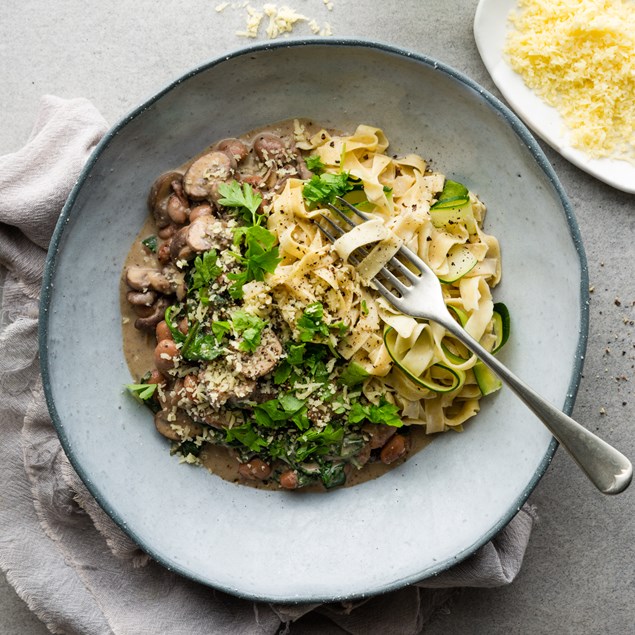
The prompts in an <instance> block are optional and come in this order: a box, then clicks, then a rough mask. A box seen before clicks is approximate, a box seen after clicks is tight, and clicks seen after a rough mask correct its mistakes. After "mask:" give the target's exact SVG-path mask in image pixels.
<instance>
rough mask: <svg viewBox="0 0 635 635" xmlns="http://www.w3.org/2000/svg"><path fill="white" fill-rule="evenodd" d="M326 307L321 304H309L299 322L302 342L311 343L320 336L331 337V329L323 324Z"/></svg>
mask: <svg viewBox="0 0 635 635" xmlns="http://www.w3.org/2000/svg"><path fill="white" fill-rule="evenodd" d="M323 317H324V307H323V306H322V303H321V302H313V303H312V304H309V306H307V308H306V309H304V312H303V313H302V316H301V317H300V319H299V320H298V322H297V327H298V331H299V332H300V340H301V341H302V342H311V341H312V340H314V339H315V338H316V337H318V336H324V337H328V336H329V327H328V326H327V325H326V324H324V322H323Z"/></svg>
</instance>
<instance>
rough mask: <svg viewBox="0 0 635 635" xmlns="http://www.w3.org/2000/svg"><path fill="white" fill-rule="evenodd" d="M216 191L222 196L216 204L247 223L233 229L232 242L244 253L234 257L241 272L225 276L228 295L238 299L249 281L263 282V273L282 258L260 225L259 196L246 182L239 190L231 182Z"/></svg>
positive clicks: (272, 239) (273, 269) (266, 230)
mask: <svg viewBox="0 0 635 635" xmlns="http://www.w3.org/2000/svg"><path fill="white" fill-rule="evenodd" d="M218 189H219V192H220V193H221V194H222V195H223V198H221V199H220V200H219V201H218V202H219V203H220V204H221V205H224V206H225V207H230V208H233V209H235V210H236V211H237V213H238V214H239V216H240V217H241V218H242V219H243V220H244V221H245V222H246V223H247V225H245V226H241V227H237V228H236V229H234V243H235V244H236V245H237V246H238V247H239V248H241V247H244V254H242V253H234V256H235V258H236V260H237V261H238V262H239V263H240V264H242V265H244V269H243V270H242V271H241V272H239V273H230V274H228V276H227V277H228V278H229V279H230V280H232V281H233V282H232V284H231V285H230V287H229V294H230V295H231V297H232V298H234V299H235V300H238V299H240V298H242V297H243V286H244V285H245V284H247V283H248V282H251V281H252V280H264V279H265V273H273V272H274V271H275V270H276V267H277V266H278V263H279V262H280V261H281V260H282V259H281V258H280V255H279V252H278V247H277V245H276V242H277V239H276V236H275V235H274V234H272V233H271V232H270V231H269V230H268V229H266V228H265V227H263V226H262V224H263V221H264V215H263V214H259V213H258V208H259V207H260V203H261V202H262V197H261V196H260V195H259V194H256V193H255V192H254V190H253V188H252V187H251V186H250V185H249V184H248V183H243V185H242V188H241V186H240V184H239V183H238V182H237V181H231V182H230V183H223V184H221V185H219V187H218Z"/></svg>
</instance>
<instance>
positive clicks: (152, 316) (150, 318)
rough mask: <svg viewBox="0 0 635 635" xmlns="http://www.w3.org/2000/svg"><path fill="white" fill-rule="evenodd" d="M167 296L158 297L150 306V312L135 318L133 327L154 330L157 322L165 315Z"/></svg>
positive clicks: (167, 304)
mask: <svg viewBox="0 0 635 635" xmlns="http://www.w3.org/2000/svg"><path fill="white" fill-rule="evenodd" d="M169 304H170V303H169V302H168V300H167V298H164V297H161V298H159V299H158V300H157V301H156V302H155V303H154V304H153V305H152V307H151V309H152V312H151V313H149V314H148V315H144V316H140V317H138V318H137V319H136V320H135V323H134V325H135V328H136V329H139V330H140V331H145V330H148V331H151V330H154V329H155V328H156V326H157V324H158V323H159V322H160V321H161V320H162V319H163V318H164V317H165V310H166V309H167V308H168V306H169Z"/></svg>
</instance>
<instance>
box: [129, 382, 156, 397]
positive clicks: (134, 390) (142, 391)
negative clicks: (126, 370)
mask: <svg viewBox="0 0 635 635" xmlns="http://www.w3.org/2000/svg"><path fill="white" fill-rule="evenodd" d="M126 388H127V389H128V391H129V392H130V394H131V395H134V396H135V397H136V398H137V399H140V400H141V401H146V400H148V399H150V398H151V397H152V396H153V395H154V393H155V391H156V389H157V385H156V384H127V385H126Z"/></svg>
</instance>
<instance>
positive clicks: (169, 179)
mask: <svg viewBox="0 0 635 635" xmlns="http://www.w3.org/2000/svg"><path fill="white" fill-rule="evenodd" d="M181 177H182V174H181V173H180V172H174V171H172V172H166V173H165V174H162V175H161V176H160V177H159V178H158V179H157V180H156V181H155V182H154V183H153V185H152V188H151V189H150V195H149V196H148V207H149V208H150V211H151V212H152V214H153V215H154V218H155V220H156V222H157V227H158V228H159V229H162V228H163V227H166V226H167V225H169V224H170V217H169V215H168V201H169V198H170V196H171V195H172V194H173V192H174V190H173V189H172V183H173V182H174V181H178V182H180V181H181Z"/></svg>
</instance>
